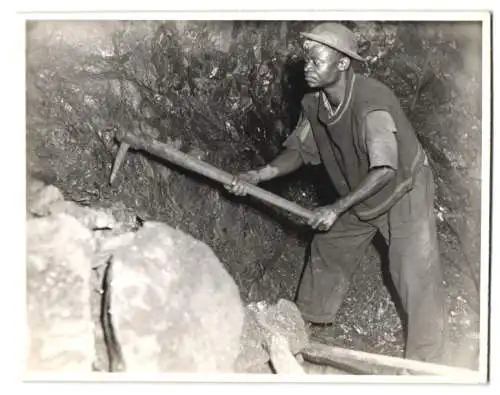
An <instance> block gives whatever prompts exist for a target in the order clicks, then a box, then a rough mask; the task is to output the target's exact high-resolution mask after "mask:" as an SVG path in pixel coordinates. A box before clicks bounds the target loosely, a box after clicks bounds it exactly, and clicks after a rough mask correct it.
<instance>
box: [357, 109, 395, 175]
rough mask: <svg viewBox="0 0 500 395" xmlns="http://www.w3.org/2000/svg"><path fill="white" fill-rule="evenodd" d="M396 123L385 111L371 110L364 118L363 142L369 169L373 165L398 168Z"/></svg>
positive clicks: (373, 166)
mask: <svg viewBox="0 0 500 395" xmlns="http://www.w3.org/2000/svg"><path fill="white" fill-rule="evenodd" d="M396 132H397V130H396V124H395V123H394V120H393V119H392V117H391V115H390V114H389V113H388V112H387V111H381V110H377V111H372V112H370V113H369V114H368V115H367V116H366V120H365V142H366V149H367V152H368V158H369V161H370V169H372V168H375V167H385V166H387V167H391V168H393V169H394V170H397V168H398V144H397V141H396V136H395V133H396Z"/></svg>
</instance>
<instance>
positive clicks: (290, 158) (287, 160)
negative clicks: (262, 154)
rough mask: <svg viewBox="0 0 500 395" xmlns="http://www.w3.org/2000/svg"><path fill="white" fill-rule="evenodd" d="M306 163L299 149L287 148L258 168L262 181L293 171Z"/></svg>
mask: <svg viewBox="0 0 500 395" xmlns="http://www.w3.org/2000/svg"><path fill="white" fill-rule="evenodd" d="M303 164H304V162H303V160H302V157H301V155H300V153H299V152H298V151H295V150H290V149H288V150H285V151H283V152H282V153H281V154H280V155H279V156H277V157H276V158H275V159H274V160H273V161H271V162H270V163H269V164H268V165H267V166H265V167H263V168H262V169H260V170H258V174H259V179H260V181H268V180H271V179H273V178H276V177H281V176H284V175H286V174H289V173H292V172H294V171H295V170H297V169H298V168H299V167H301V166H302V165H303Z"/></svg>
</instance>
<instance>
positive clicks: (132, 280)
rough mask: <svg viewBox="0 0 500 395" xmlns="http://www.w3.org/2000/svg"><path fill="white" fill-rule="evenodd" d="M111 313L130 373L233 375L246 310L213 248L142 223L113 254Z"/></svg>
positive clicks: (155, 225)
mask: <svg viewBox="0 0 500 395" xmlns="http://www.w3.org/2000/svg"><path fill="white" fill-rule="evenodd" d="M112 265H113V266H112V273H113V275H112V280H111V290H110V292H111V298H110V302H111V316H112V323H113V327H114V331H115V334H116V337H117V340H118V343H119V345H120V348H121V352H122V354H123V359H124V363H125V366H126V370H127V371H129V372H174V371H176V372H203V373H209V372H231V371H233V370H234V362H235V359H236V357H237V355H238V352H239V344H240V334H241V329H242V326H243V315H244V311H243V307H242V304H241V301H240V296H239V291H238V288H237V286H236V284H235V282H234V280H233V279H232V277H231V276H230V275H229V274H228V273H227V272H226V270H225V269H224V268H223V266H222V264H221V263H220V261H219V260H218V259H217V257H216V256H215V255H214V253H213V252H212V250H211V249H210V248H209V247H207V246H206V245H205V244H203V243H201V242H199V241H197V240H195V239H194V238H192V237H191V236H188V235H186V234H184V233H183V232H181V231H178V230H175V229H173V228H171V227H169V226H167V225H165V224H161V223H157V222H149V223H145V224H144V226H143V227H142V228H141V229H140V230H139V231H138V232H137V233H136V234H135V237H134V239H133V241H132V242H131V243H130V244H128V245H126V246H123V247H119V248H118V249H116V250H115V252H114V254H113V258H112Z"/></svg>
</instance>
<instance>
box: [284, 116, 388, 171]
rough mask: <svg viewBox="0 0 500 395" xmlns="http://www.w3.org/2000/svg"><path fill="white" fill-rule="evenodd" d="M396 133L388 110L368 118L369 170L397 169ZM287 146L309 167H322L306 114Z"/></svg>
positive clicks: (286, 142) (365, 139) (366, 135)
mask: <svg viewBox="0 0 500 395" xmlns="http://www.w3.org/2000/svg"><path fill="white" fill-rule="evenodd" d="M394 133H396V125H395V124H394V120H393V118H392V117H391V115H390V114H389V113H388V112H387V111H381V110H377V111H372V112H370V113H369V114H368V115H367V116H366V120H365V125H364V142H365V145H366V152H367V153H368V158H369V161H370V168H375V167H382V166H388V167H391V168H393V169H394V170H397V168H398V147H397V142H396V137H395V136H394ZM284 146H285V147H286V148H288V149H293V150H297V151H299V152H300V154H301V156H302V159H303V161H304V163H306V164H311V165H319V164H320V163H321V158H320V155H319V152H318V149H317V147H316V142H315V141H314V136H313V134H312V130H311V125H310V123H309V121H308V119H307V118H306V117H305V116H303V114H301V117H300V119H299V122H298V123H297V126H296V127H295V130H294V131H293V132H292V134H291V135H290V136H289V137H288V139H287V140H286V141H285V142H284Z"/></svg>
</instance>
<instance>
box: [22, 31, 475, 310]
mask: <svg viewBox="0 0 500 395" xmlns="http://www.w3.org/2000/svg"><path fill="white" fill-rule="evenodd" d="M346 24H347V25H348V26H350V27H351V28H353V30H354V31H355V32H356V35H357V37H358V39H359V40H360V42H361V48H362V51H363V53H362V55H364V56H367V57H368V62H366V63H365V64H363V65H357V66H356V67H357V71H358V72H361V73H364V74H365V75H370V76H374V77H376V78H378V79H380V80H381V81H383V82H384V83H386V84H387V85H388V86H389V87H391V88H392V89H394V91H395V92H396V94H397V96H398V97H399V98H400V99H401V102H402V104H403V107H404V109H405V111H406V113H407V114H408V116H409V118H410V120H411V121H412V123H413V125H414V126H415V129H416V131H417V133H418V137H419V139H420V141H421V142H422V144H423V146H424V148H425V149H426V152H427V153H428V155H429V158H430V161H431V165H432V168H433V170H434V174H435V176H436V182H437V199H436V203H435V210H436V214H437V218H438V228H439V236H440V243H441V246H440V248H441V252H442V257H443V262H444V264H445V265H446V270H447V272H448V274H449V276H455V277H459V278H460V280H459V283H460V287H462V286H463V288H464V289H466V290H467V292H466V294H467V295H466V296H467V298H468V300H469V303H470V306H475V309H476V310H477V306H478V301H479V300H478V298H479V295H478V292H477V288H476V287H477V286H478V284H479V280H480V279H479V272H480V269H479V263H480V254H479V250H480V228H481V227H480V209H481V207H480V200H481V199H480V196H481V191H480V178H481V89H480V88H481V62H480V55H481V28H480V25H479V24H475V23H465V22H464V23H424V22H418V23H417V22H404V23H403V22H400V23H379V22H369V23H368V22H366V23H365V22H363V23H361V22H359V23H358V22H346ZM309 25H310V23H309V22H294V21H278V22H244V21H235V22H231V21H218V22H202V21H200V22H187V21H177V22H175V21H106V22H104V21H103V22H98V21H38V22H35V21H33V22H29V23H28V25H27V53H26V56H27V74H26V78H27V80H26V81H27V139H28V145H27V159H28V164H27V166H28V173H29V174H32V175H36V176H37V177H39V178H41V179H44V181H46V182H48V183H52V184H54V185H56V186H57V187H59V188H60V189H61V190H62V191H63V193H64V195H65V198H66V199H68V200H73V201H75V202H78V203H79V204H83V205H90V206H95V207H106V208H111V209H112V210H113V211H114V213H115V215H116V216H117V217H118V218H120V216H122V217H123V218H129V217H130V216H127V215H128V214H132V217H133V218H136V220H137V221H144V220H148V219H154V220H159V221H162V222H166V223H168V224H170V225H172V226H176V227H178V228H179V229H181V230H183V231H185V232H187V233H189V234H191V235H192V236H194V237H195V238H197V239H200V240H202V241H204V242H206V243H207V244H208V245H209V246H211V247H212V248H213V250H214V251H215V253H216V254H217V256H218V257H219V258H220V259H221V261H222V262H223V263H224V264H225V266H226V268H227V270H228V271H229V273H230V274H231V275H232V276H233V278H234V279H235V281H236V283H237V285H238V286H239V288H240V292H241V296H242V299H243V300H244V301H251V300H262V299H267V300H269V301H276V300H277V299H278V298H280V297H281V298H287V299H292V298H293V297H294V294H295V290H296V287H297V285H298V281H299V277H300V272H301V270H302V266H303V262H304V254H305V251H306V246H307V242H308V241H309V239H310V237H311V232H310V231H309V230H308V229H307V228H306V227H304V226H301V225H300V224H298V223H297V221H296V219H295V218H293V217H292V216H289V215H287V214H286V213H283V212H281V211H279V210H277V209H273V208H270V207H266V206H265V205H263V204H260V203H258V202H255V201H252V200H251V199H247V198H236V197H233V196H230V195H228V194H227V193H225V191H224V190H223V188H222V187H221V186H220V185H217V184H215V183H213V182H210V181H208V180H206V179H204V178H202V177H200V176H197V175H194V174H191V173H189V172H187V171H184V170H182V169H179V168H176V167H175V166H172V165H170V164H167V163H164V162H161V161H160V160H158V159H156V158H152V157H150V156H148V155H144V154H142V153H137V152H133V151H132V152H129V154H128V156H127V158H126V161H125V163H124V164H123V165H122V168H121V170H120V173H119V174H118V177H117V181H116V182H115V184H114V185H113V186H109V184H108V179H109V175H110V171H111V165H112V161H113V159H114V156H115V154H116V152H117V149H118V145H117V143H116V141H114V139H113V137H114V134H115V133H116V131H118V130H126V131H133V132H134V133H137V134H139V135H145V136H149V137H153V138H155V139H158V140H161V141H163V142H167V143H169V144H173V145H174V146H176V147H178V148H179V149H181V150H182V151H184V152H186V153H188V154H190V155H193V156H195V157H197V158H199V159H202V160H206V161H207V162H209V163H211V164H213V165H215V166H218V167H220V168H222V169H224V170H226V171H229V172H233V173H236V172H239V171H244V170H248V169H250V168H255V167H257V166H262V165H263V164H265V163H266V162H268V161H269V160H271V159H272V158H273V157H274V156H275V155H277V154H278V152H279V151H280V147H281V143H282V142H283V141H284V139H285V138H286V136H287V135H288V134H289V133H290V132H291V130H292V128H293V126H294V124H295V122H296V120H297V116H298V111H299V103H300V97H301V95H302V94H303V93H304V90H305V86H304V82H303V80H302V79H301V51H300V41H299V32H300V31H301V30H303V29H305V28H307V27H308V26H309ZM324 177H325V176H324V174H323V172H322V169H310V168H307V169H304V170H301V171H300V172H298V173H297V174H296V175H292V176H288V177H285V178H284V179H283V180H278V181H277V182H273V183H268V184H269V185H268V184H263V186H264V187H265V188H267V189H270V190H272V191H274V192H276V193H279V194H281V195H283V196H284V197H286V198H288V199H290V200H293V201H296V202H298V203H299V204H302V205H304V206H308V207H314V206H315V205H317V204H320V203H321V202H325V201H329V200H331V199H332V191H331V190H330V189H329V187H328V185H327V183H325V178H324ZM457 292H458V291H457ZM460 292H462V291H460ZM450 303H451V304H453V303H456V302H455V299H454V298H452V300H450Z"/></svg>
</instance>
